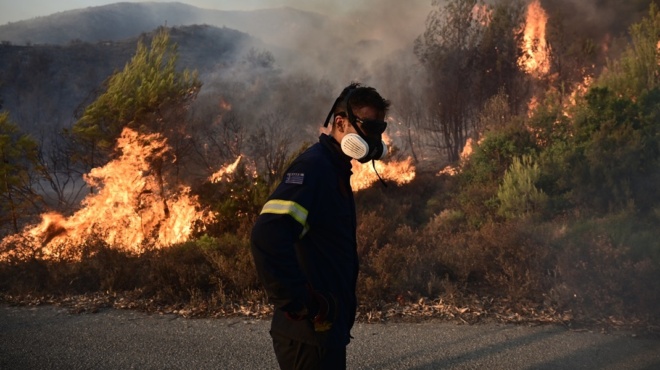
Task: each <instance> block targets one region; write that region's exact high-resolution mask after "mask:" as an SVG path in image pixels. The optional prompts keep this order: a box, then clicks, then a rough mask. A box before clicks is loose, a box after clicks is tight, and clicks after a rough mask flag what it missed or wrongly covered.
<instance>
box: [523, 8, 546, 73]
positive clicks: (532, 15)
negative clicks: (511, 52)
mask: <svg viewBox="0 0 660 370" xmlns="http://www.w3.org/2000/svg"><path fill="white" fill-rule="evenodd" d="M547 23H548V15H547V14H546V12H545V10H543V8H542V7H541V3H540V2H539V0H534V1H532V2H531V3H530V4H529V6H528V7H527V17H526V20H525V30H524V38H523V43H524V45H523V48H524V50H525V55H523V56H522V57H521V58H520V60H519V61H518V64H519V65H520V66H521V67H522V68H524V69H525V71H527V73H530V74H534V75H537V76H543V75H546V74H548V72H549V71H550V62H549V60H550V59H549V56H550V55H549V54H550V53H549V46H548V44H547V41H546V39H545V27H546V24H547Z"/></svg>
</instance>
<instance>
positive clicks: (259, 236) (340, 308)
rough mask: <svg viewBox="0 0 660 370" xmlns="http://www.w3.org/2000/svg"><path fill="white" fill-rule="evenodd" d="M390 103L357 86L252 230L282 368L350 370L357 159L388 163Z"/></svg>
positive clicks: (289, 171)
mask: <svg viewBox="0 0 660 370" xmlns="http://www.w3.org/2000/svg"><path fill="white" fill-rule="evenodd" d="M389 105H390V103H389V101H387V100H385V99H383V97H381V96H380V94H379V93H378V92H377V91H376V90H375V89H374V88H372V87H365V86H361V85H360V84H358V83H353V84H351V85H350V86H348V87H346V88H345V89H344V90H343V91H342V93H341V94H340V95H339V97H338V98H337V99H336V100H335V103H334V105H333V106H332V109H331V110H330V113H329V114H328V118H327V119H326V122H325V125H326V126H327V125H328V123H329V121H330V118H331V117H332V129H331V132H330V135H325V134H322V135H321V136H320V137H319V142H318V143H316V144H314V145H312V146H311V147H310V148H309V149H307V150H306V151H305V152H304V153H302V154H301V155H300V156H299V157H297V158H296V159H295V160H294V161H293V163H292V164H291V166H290V167H289V168H288V169H287V170H286V173H285V174H284V176H283V179H282V182H281V183H280V184H279V186H278V187H277V189H276V190H275V191H274V192H273V194H272V195H271V196H270V197H269V198H268V201H267V202H266V204H265V205H264V207H263V209H262V211H261V214H260V215H259V217H258V218H257V221H256V223H255V225H254V228H253V230H252V243H251V245H252V255H253V257H254V262H255V265H256V268H257V272H258V274H259V278H260V280H261V282H262V283H263V285H264V287H265V289H266V292H267V294H268V298H269V300H270V302H271V303H272V304H273V305H274V306H275V312H274V315H273V321H272V325H271V332H270V333H271V336H272V338H273V347H274V350H275V355H276V357H277V361H278V363H279V365H280V368H281V369H287V370H291V369H333V370H334V369H345V368H346V346H347V345H348V343H349V341H350V338H351V336H350V330H351V328H352V327H353V323H354V321H355V313H356V309H357V300H356V296H355V286H356V281H357V275H358V257H357V242H356V235H355V229H356V220H355V203H354V200H353V192H352V190H351V185H350V176H351V159H357V160H359V161H360V162H363V163H366V162H368V161H370V160H375V159H381V158H382V157H383V156H384V155H385V154H386V153H387V148H386V146H385V143H384V142H383V141H382V139H381V135H382V133H383V131H385V128H386V126H387V123H386V122H385V121H384V119H385V114H386V113H387V110H388V109H389Z"/></svg>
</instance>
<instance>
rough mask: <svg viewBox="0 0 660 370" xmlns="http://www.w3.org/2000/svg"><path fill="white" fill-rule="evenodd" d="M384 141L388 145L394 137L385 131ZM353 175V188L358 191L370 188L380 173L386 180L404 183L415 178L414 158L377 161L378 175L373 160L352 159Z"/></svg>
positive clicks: (398, 183)
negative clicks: (362, 161)
mask: <svg viewBox="0 0 660 370" xmlns="http://www.w3.org/2000/svg"><path fill="white" fill-rule="evenodd" d="M383 141H384V142H385V143H386V144H387V145H388V146H391V145H392V139H391V138H390V137H389V135H387V133H383ZM351 165H352V166H353V167H352V169H351V170H352V171H353V175H352V176H351V188H352V189H353V191H355V192H357V191H360V190H364V189H368V188H370V187H371V186H372V185H373V184H374V183H375V182H377V181H379V180H378V175H380V177H381V178H382V179H383V180H385V181H391V182H394V183H396V184H397V185H403V184H407V183H409V182H411V181H412V180H414V179H415V166H414V165H413V164H412V158H411V157H408V158H407V159H405V160H403V161H387V162H383V161H376V162H375V167H376V171H378V175H376V172H374V164H372V162H371V161H370V162H367V163H360V162H358V161H351Z"/></svg>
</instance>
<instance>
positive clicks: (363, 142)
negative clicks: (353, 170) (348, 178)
mask: <svg viewBox="0 0 660 370" xmlns="http://www.w3.org/2000/svg"><path fill="white" fill-rule="evenodd" d="M353 91H355V90H351V91H350V92H349V93H348V94H346V97H345V98H344V100H343V101H342V102H341V103H340V104H342V105H343V106H344V107H345V113H344V112H342V113H337V114H345V115H346V118H347V119H348V122H350V124H351V126H353V128H354V129H355V131H356V132H357V134H354V133H349V134H346V135H345V136H344V137H343V138H342V140H341V143H340V145H341V150H342V151H343V152H344V154H346V155H347V156H349V157H351V158H354V159H357V160H358V161H359V162H360V163H367V162H369V161H371V160H380V159H383V158H385V156H386V155H387V144H385V142H384V141H383V140H382V138H381V137H382V134H383V132H384V131H385V129H386V128H387V122H385V121H381V120H362V119H360V118H357V117H356V116H355V114H354V113H353V109H352V108H351V105H350V103H349V99H350V97H351V94H352V93H353ZM338 103H339V101H335V104H334V105H333V106H332V109H331V110H330V113H329V114H328V117H327V118H326V120H325V124H324V125H323V126H324V127H327V126H328V123H329V122H330V118H331V117H332V115H333V114H334V111H335V109H336V107H337V104H338ZM358 123H359V125H358ZM360 126H362V128H360Z"/></svg>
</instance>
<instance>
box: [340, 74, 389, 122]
mask: <svg viewBox="0 0 660 370" xmlns="http://www.w3.org/2000/svg"><path fill="white" fill-rule="evenodd" d="M348 94H350V97H349V100H348V102H347V103H348V105H350V106H351V109H352V110H355V109H359V108H362V107H372V108H374V109H376V111H378V112H379V113H383V114H386V113H387V111H388V109H389V108H390V101H389V100H387V99H384V98H383V97H382V96H380V94H379V93H378V91H376V89H374V88H373V87H369V86H362V85H361V84H360V83H359V82H353V83H351V84H350V85H348V86H346V87H345V88H344V90H343V91H342V92H341V94H339V97H338V98H337V100H336V103H335V110H334V114H335V115H337V114H339V113H345V114H347V113H348V112H347V111H346V104H344V100H345V99H346V96H348Z"/></svg>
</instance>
